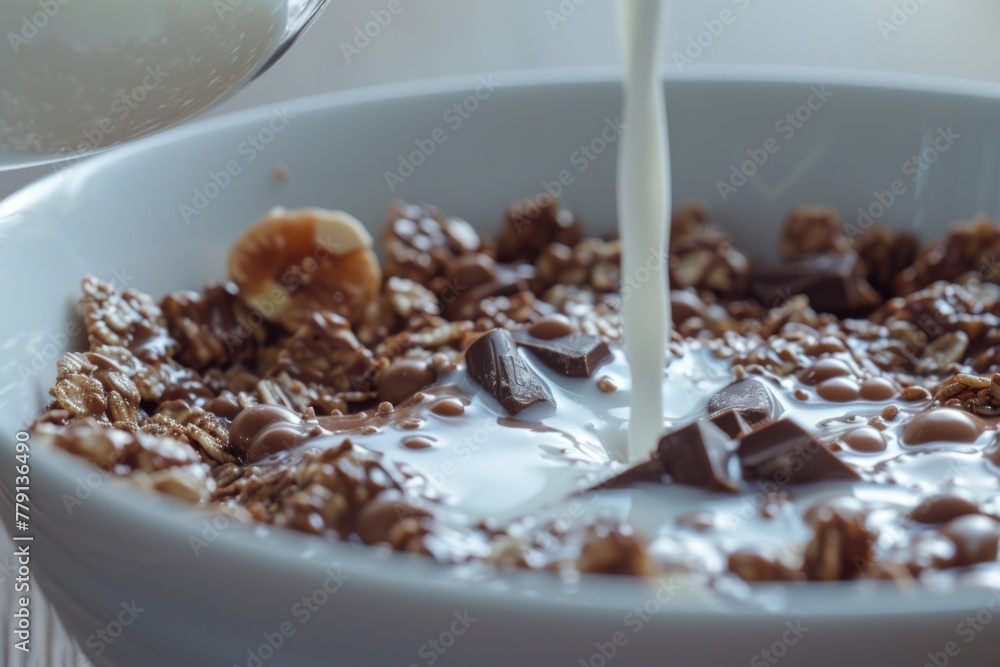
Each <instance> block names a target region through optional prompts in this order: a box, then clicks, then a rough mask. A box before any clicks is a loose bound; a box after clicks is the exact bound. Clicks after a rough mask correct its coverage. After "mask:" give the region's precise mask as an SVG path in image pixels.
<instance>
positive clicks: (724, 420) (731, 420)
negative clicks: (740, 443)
mask: <svg viewBox="0 0 1000 667" xmlns="http://www.w3.org/2000/svg"><path fill="white" fill-rule="evenodd" d="M708 421H710V422H712V423H713V424H715V425H716V426H718V427H719V428H720V429H722V432H723V433H725V434H726V435H728V436H729V437H730V438H734V439H735V438H739V437H742V436H744V435H746V434H747V433H749V432H750V431H751V430H752V429H751V428H750V425H749V424H747V422H746V420H745V419H743V416H742V415H741V414H740V413H739V412H738V411H737V410H732V409H730V410H723V411H722V412H717V413H715V414H714V415H712V416H711V417H709V418H708Z"/></svg>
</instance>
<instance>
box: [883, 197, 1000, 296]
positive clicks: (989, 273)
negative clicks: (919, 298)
mask: <svg viewBox="0 0 1000 667" xmlns="http://www.w3.org/2000/svg"><path fill="white" fill-rule="evenodd" d="M998 254H1000V229H998V228H997V226H996V223H994V222H993V220H991V219H989V218H987V217H985V216H979V217H977V218H975V219H974V220H971V221H968V222H960V223H955V224H953V225H952V227H951V229H950V230H949V231H948V235H947V237H945V239H944V240H943V241H939V242H937V243H934V244H932V245H931V246H929V247H927V248H925V249H924V250H922V251H921V252H920V255H919V256H918V257H917V259H916V261H915V262H913V264H912V266H909V267H907V268H906V269H905V270H904V271H903V272H902V273H900V274H899V275H898V276H896V281H895V284H894V288H895V290H894V291H895V292H896V294H899V295H901V296H906V295H909V294H912V293H913V292H915V291H917V290H919V289H922V288H924V287H927V286H928V285H931V284H932V283H934V282H937V281H953V280H955V279H957V278H958V277H959V276H961V275H962V274H963V273H966V272H969V271H973V272H978V273H979V274H980V276H981V279H982V280H983V281H984V282H994V283H996V282H1000V269H998V267H997V264H996V257H997V256H998Z"/></svg>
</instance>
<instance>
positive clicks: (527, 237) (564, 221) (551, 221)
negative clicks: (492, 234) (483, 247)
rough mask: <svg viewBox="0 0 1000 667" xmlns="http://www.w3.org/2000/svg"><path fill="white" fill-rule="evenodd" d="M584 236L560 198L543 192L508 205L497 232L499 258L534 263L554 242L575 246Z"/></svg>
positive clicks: (506, 260) (505, 260)
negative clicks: (543, 249) (540, 252)
mask: <svg viewBox="0 0 1000 667" xmlns="http://www.w3.org/2000/svg"><path fill="white" fill-rule="evenodd" d="M581 238H583V229H582V228H581V227H580V223H579V222H578V221H577V219H576V218H575V217H574V216H573V214H572V213H571V212H570V211H569V210H567V209H565V208H563V207H562V205H561V204H560V203H559V200H558V199H556V198H555V197H552V196H551V195H548V194H541V195H538V196H536V197H532V198H529V199H525V200H524V201H521V202H517V203H514V204H511V205H510V206H508V207H507V212H506V215H505V216H504V221H503V224H502V225H501V226H500V231H499V232H498V233H497V257H498V258H499V259H500V260H501V261H504V262H513V261H517V260H526V261H529V262H533V261H534V260H535V258H536V257H537V256H538V253H539V251H540V250H541V249H542V248H544V247H545V246H547V245H548V244H550V243H561V244H563V245H567V246H572V245H574V244H576V243H577V242H578V241H579V240H580V239H581Z"/></svg>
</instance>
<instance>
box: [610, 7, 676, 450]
mask: <svg viewBox="0 0 1000 667" xmlns="http://www.w3.org/2000/svg"><path fill="white" fill-rule="evenodd" d="M619 8H620V10H621V11H620V15H619V19H620V21H621V34H622V45H623V51H624V60H625V108H624V113H623V118H624V122H625V133H624V137H623V139H622V142H621V145H620V148H619V154H618V226H619V233H620V235H621V243H622V302H623V303H622V310H623V320H624V335H625V354H626V357H627V359H628V363H629V366H630V367H631V372H632V398H631V417H630V420H629V430H628V459H629V460H630V461H633V462H636V461H639V460H642V459H644V458H647V457H648V456H649V454H650V452H651V451H652V450H653V448H654V447H655V446H656V442H657V440H658V438H659V436H660V434H661V432H662V430H663V400H664V395H663V386H664V366H665V364H666V354H667V349H666V348H667V341H668V336H669V326H670V301H669V299H668V298H667V295H668V291H669V288H668V285H667V262H666V242H667V238H668V236H669V234H668V230H669V225H670V217H669V213H670V208H671V206H670V187H669V184H670V162H669V155H670V152H669V146H668V138H667V127H666V108H665V105H664V100H663V86H662V84H661V81H660V77H659V76H658V68H657V63H658V56H659V53H660V49H659V46H660V37H661V35H660V31H661V29H660V26H661V24H662V21H661V15H662V12H663V11H664V3H663V2H661V0H621V2H620V4H619Z"/></svg>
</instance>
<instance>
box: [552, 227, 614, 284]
mask: <svg viewBox="0 0 1000 667" xmlns="http://www.w3.org/2000/svg"><path fill="white" fill-rule="evenodd" d="M621 254H622V249H621V243H620V242H619V241H602V240H600V239H584V240H583V241H580V242H579V243H577V244H576V245H574V246H573V247H572V248H571V247H569V246H567V245H564V244H562V243H550V244H548V245H547V246H545V247H544V248H542V250H541V252H540V253H539V254H538V257H537V259H536V260H535V266H536V267H537V269H538V271H537V273H536V275H535V279H534V281H533V282H532V286H533V287H534V289H535V290H536V291H538V292H543V291H545V290H546V289H548V288H550V287H552V286H553V285H575V286H580V287H586V288H589V289H593V290H594V291H596V292H614V291H616V290H618V287H619V282H620V273H621V269H620V266H621Z"/></svg>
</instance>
